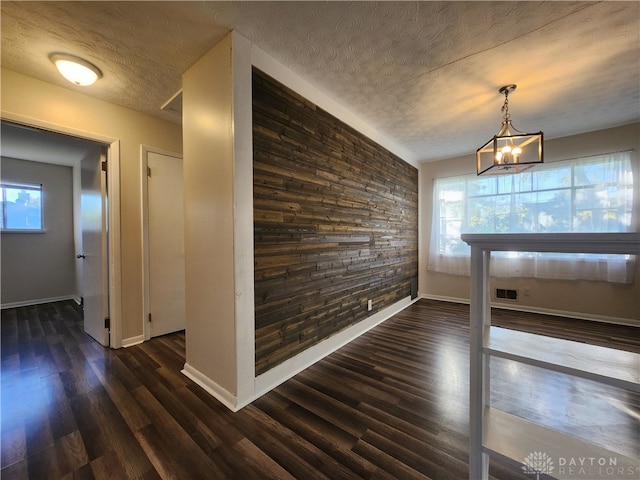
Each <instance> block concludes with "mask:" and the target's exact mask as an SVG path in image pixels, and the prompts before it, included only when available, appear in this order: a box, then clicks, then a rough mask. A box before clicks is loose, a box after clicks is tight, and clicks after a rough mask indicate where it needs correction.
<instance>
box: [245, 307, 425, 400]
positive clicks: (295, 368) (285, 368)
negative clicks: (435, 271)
mask: <svg viewBox="0 0 640 480" xmlns="http://www.w3.org/2000/svg"><path fill="white" fill-rule="evenodd" d="M417 301H418V298H415V299H414V300H411V297H406V298H404V299H402V300H400V301H399V302H396V303H394V304H393V305H391V306H389V307H387V308H385V309H384V310H381V311H379V312H377V313H375V314H373V315H371V316H370V317H368V318H367V319H366V320H363V321H361V322H358V323H357V324H355V325H353V326H352V327H350V328H348V329H346V330H343V331H341V332H338V333H337V334H335V335H333V336H331V337H329V338H327V339H326V340H324V341H322V342H321V343H318V344H317V345H314V346H313V347H310V348H308V349H307V350H305V351H304V352H302V353H300V354H298V355H296V356H295V357H293V358H290V359H288V360H286V361H285V362H283V363H281V364H280V365H277V366H275V367H273V368H272V369H271V370H269V371H268V372H265V373H263V374H262V375H260V376H258V377H256V382H255V393H254V397H253V399H251V401H253V400H255V399H257V398H259V397H261V396H262V395H264V394H265V393H267V392H268V391H270V390H272V389H274V388H275V387H277V386H278V385H280V384H281V383H283V382H285V381H286V380H288V379H290V378H291V377H293V376H294V375H296V374H297V373H300V372H301V371H303V370H304V369H305V368H308V367H310V366H311V365H313V364H314V363H316V362H318V361H319V360H322V359H323V358H324V357H326V356H327V355H330V354H331V353H333V352H335V351H336V350H338V349H339V348H341V347H343V346H345V345H347V344H348V343H349V342H351V341H353V340H355V339H356V338H358V337H359V336H361V335H362V334H364V333H365V332H367V331H369V330H371V329H372V328H373V327H375V326H377V325H380V324H381V323H382V322H384V321H385V320H387V319H389V318H391V317H392V316H393V315H395V314H397V313H398V312H400V311H402V310H404V309H405V308H407V307H408V306H409V305H411V304H413V303H415V302H417ZM248 403H250V402H247V404H248ZM242 406H244V405H242ZM242 406H240V407H239V408H241V407H242Z"/></svg>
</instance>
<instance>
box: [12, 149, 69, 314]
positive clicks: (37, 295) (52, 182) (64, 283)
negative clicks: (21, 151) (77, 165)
mask: <svg viewBox="0 0 640 480" xmlns="http://www.w3.org/2000/svg"><path fill="white" fill-rule="evenodd" d="M72 173H73V172H72V168H71V167H67V166H60V165H50V164H45V163H39V162H31V161H26V160H16V159H12V158H4V157H3V158H2V181H3V182H16V183H30V184H35V185H38V184H42V189H43V195H42V198H43V206H42V213H43V226H44V232H29V233H12V232H2V241H1V243H0V248H1V250H2V260H1V263H2V283H1V284H0V285H1V287H2V289H1V295H0V296H1V301H2V305H3V307H6V306H10V305H12V304H13V305H27V304H33V303H41V302H44V301H47V300H51V301H53V300H57V299H61V298H73V297H77V294H78V291H77V289H76V271H75V263H76V262H75V248H74V236H73V233H74V232H73V174H72Z"/></svg>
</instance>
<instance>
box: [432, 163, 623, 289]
mask: <svg viewBox="0 0 640 480" xmlns="http://www.w3.org/2000/svg"><path fill="white" fill-rule="evenodd" d="M633 195H634V190H633V172H632V166H631V155H630V152H621V153H616V154H609V155H599V156H595V157H590V158H586V159H577V160H567V161H562V162H554V163H549V164H545V165H540V166H538V167H536V168H535V169H531V170H528V171H526V172H523V173H520V174H514V175H501V176H495V177H478V176H476V175H466V176H461V177H452V178H443V179H437V180H436V182H435V185H434V209H433V227H432V239H431V248H430V252H429V269H431V270H435V271H441V272H445V273H454V274H468V270H469V265H468V264H469V262H468V257H469V255H470V250H469V246H468V245H467V244H466V243H464V242H463V241H462V240H461V239H460V234H462V233H558V232H627V231H630V230H631V218H632V205H633ZM493 256H494V257H496V261H495V262H493V263H494V271H493V273H494V275H509V276H510V275H516V276H534V277H541V278H566V279H588V280H608V281H623V282H626V281H629V280H628V274H627V271H628V270H632V269H630V268H629V261H630V258H629V256H625V255H588V254H584V255H567V254H541V253H516V252H505V253H502V254H497V253H496V254H494V255H493ZM500 258H502V259H503V260H501V259H500Z"/></svg>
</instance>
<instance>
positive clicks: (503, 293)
mask: <svg viewBox="0 0 640 480" xmlns="http://www.w3.org/2000/svg"><path fill="white" fill-rule="evenodd" d="M496 298H500V299H504V300H518V291H517V290H509V289H506V288H496Z"/></svg>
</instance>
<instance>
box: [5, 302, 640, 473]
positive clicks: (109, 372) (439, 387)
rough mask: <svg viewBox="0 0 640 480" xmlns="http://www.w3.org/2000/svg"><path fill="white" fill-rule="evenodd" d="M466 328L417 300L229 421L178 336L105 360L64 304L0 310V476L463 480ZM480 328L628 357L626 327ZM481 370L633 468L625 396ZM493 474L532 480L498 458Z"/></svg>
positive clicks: (637, 345) (534, 374) (458, 310)
mask: <svg viewBox="0 0 640 480" xmlns="http://www.w3.org/2000/svg"><path fill="white" fill-rule="evenodd" d="M468 317H469V308H468V306H465V305H456V304H450V303H443V302H436V301H429V300H421V301H419V302H417V303H416V304H414V305H412V306H411V307H409V308H407V309H406V310H404V311H403V312H401V313H399V314H397V315H396V316H394V317H393V318H392V319H389V320H388V321H386V322H385V323H384V324H382V325H380V326H378V327H376V328H375V329H373V330H371V331H370V332H368V333H366V334H365V335H363V336H361V337H360V338H358V339H357V340H355V341H354V342H352V343H351V344H349V345H347V346H346V347H344V348H342V349H340V350H339V351H337V352H335V353H334V354H332V355H330V356H329V357H327V358H326V359H324V360H322V361H320V362H318V363H316V364H315V365H313V366H312V367H310V368H308V369H307V370H305V371H303V372H302V373H300V374H298V375H296V376H295V377H294V378H292V379H290V380H289V381H287V382H285V383H284V384H283V385H281V386H280V387H278V388H276V389H275V390H273V391H272V392H270V393H268V394H266V395H264V396H263V397H261V398H260V399H258V400H257V401H255V402H254V403H253V404H252V405H249V406H248V407H246V408H244V409H242V410H241V411H240V412H237V413H232V412H230V411H228V410H227V409H226V408H225V407H224V406H222V405H221V404H220V403H219V402H218V401H217V400H215V399H214V398H212V397H211V396H209V395H208V394H207V393H205V392H204V391H203V390H202V389H200V388H199V387H198V386H197V385H195V384H194V383H193V382H191V381H190V380H189V379H187V378H186V377H185V376H183V375H182V374H181V373H180V370H181V368H182V367H183V364H184V359H185V353H184V352H185V337H184V333H176V334H172V335H167V336H164V337H159V338H155V339H153V340H151V341H149V342H145V343H143V344H141V345H137V346H134V347H130V348H126V349H120V350H110V349H104V348H102V347H101V346H100V345H98V344H97V343H96V342H94V341H93V340H91V339H90V338H89V337H88V336H87V335H85V334H84V333H83V330H82V313H81V312H80V311H79V309H78V307H77V306H75V304H74V303H73V302H58V303H51V304H46V305H38V306H33V307H22V308H15V309H8V310H4V311H2V325H1V327H2V331H1V339H2V391H1V394H2V403H1V408H2V410H1V429H2V451H1V466H2V470H1V477H2V479H3V480H9V479H58V478H80V479H84V478H87V479H92V478H96V479H100V478H117V479H127V478H144V479H153V478H167V479H168V478H176V479H199V478H203V479H218V478H232V479H253V478H255V479H270V478H271V479H288V478H297V479H305V480H306V479H320V478H328V479H332V480H333V479H353V478H369V479H413V478H416V479H417V478H422V479H425V478H431V479H436V480H439V479H451V480H462V479H466V478H467V477H468V466H467V463H468V462H467V459H468V381H469V366H468V362H469V347H468V345H469V342H468V333H469V332H468ZM494 323H495V324H498V325H500V326H504V327H507V328H516V329H526V330H529V331H534V332H538V333H546V334H549V335H554V336H560V337H567V338H571V339H574V340H578V341H588V342H592V343H596V344H601V345H607V346H613V347H616V348H621V349H626V350H631V351H636V352H638V351H640V338H639V336H638V334H637V331H638V330H637V329H634V328H631V327H615V326H611V325H604V324H598V323H594V322H582V321H578V320H570V319H563V318H557V317H547V316H543V315H533V314H521V313H515V312H507V311H498V312H495V314H494ZM491 368H492V370H491V372H492V388H491V397H492V399H491V401H492V403H493V404H494V405H495V406H497V407H499V408H501V409H503V410H506V411H508V412H511V413H514V414H516V415H520V416H523V417H526V418H530V419H534V420H535V421H537V422H539V423H542V424H546V425H549V426H552V427H554V428H557V429H559V430H562V431H564V432H566V433H569V434H572V435H578V436H583V437H587V438H589V439H591V441H594V442H597V443H601V444H606V445H609V446H610V447H614V448H616V449H617V450H619V451H620V452H621V453H626V454H627V455H632V456H636V457H637V456H638V453H639V447H638V444H639V443H640V441H639V439H638V437H639V430H638V412H640V396H639V395H637V394H631V393H629V392H625V391H622V390H617V389H613V388H605V387H602V386H600V385H599V384H596V383H594V382H590V381H586V380H580V379H574V378H571V377H568V376H565V375H562V374H559V373H553V372H545V371H543V370H540V369H536V368H534V367H523V366H522V365H519V364H515V363H514V362H509V361H503V360H500V359H494V360H492V364H491ZM491 475H492V477H493V478H495V479H503V480H517V479H521V480H531V479H532V478H535V476H532V475H527V474H525V473H523V472H522V470H521V469H520V468H519V467H518V466H515V465H513V466H512V465H509V464H506V463H502V462H500V461H498V460H497V459H492V461H491ZM541 478H542V477H541Z"/></svg>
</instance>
